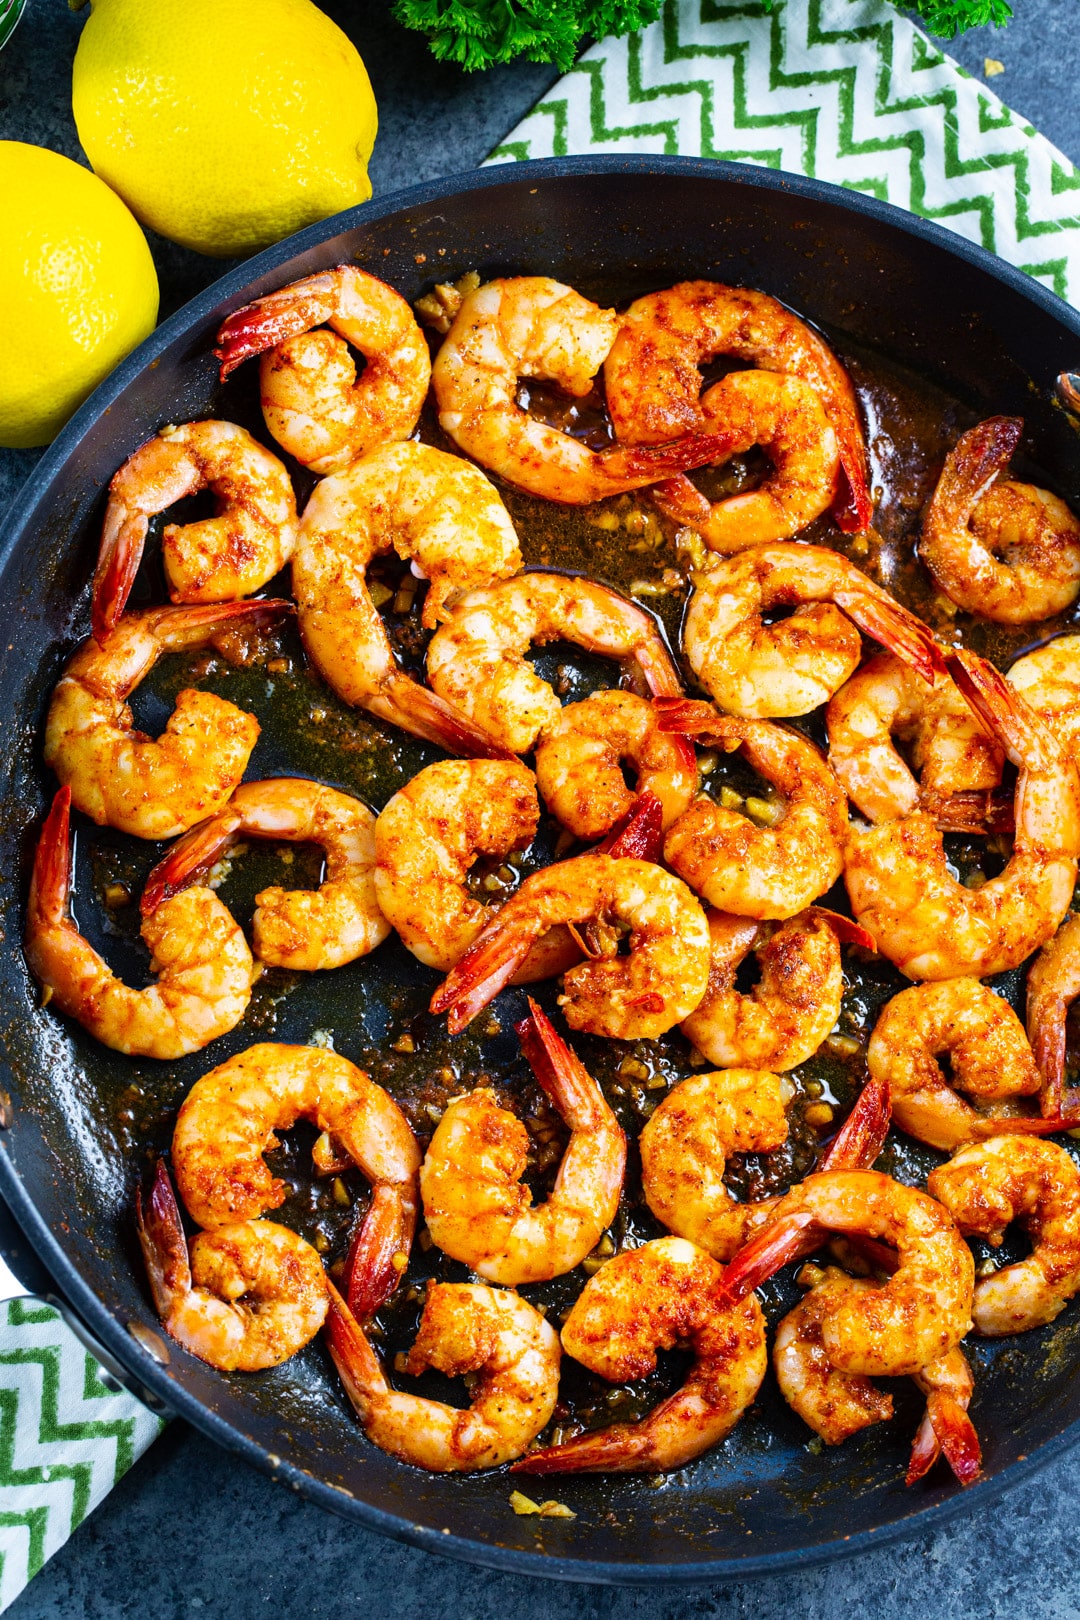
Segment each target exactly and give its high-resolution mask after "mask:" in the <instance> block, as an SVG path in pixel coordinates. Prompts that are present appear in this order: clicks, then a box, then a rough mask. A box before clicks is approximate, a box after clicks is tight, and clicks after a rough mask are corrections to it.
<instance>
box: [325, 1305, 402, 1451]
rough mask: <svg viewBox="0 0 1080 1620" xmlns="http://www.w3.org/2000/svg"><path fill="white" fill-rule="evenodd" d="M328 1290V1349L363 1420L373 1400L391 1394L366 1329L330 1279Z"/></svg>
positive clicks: (347, 1393) (326, 1331)
mask: <svg viewBox="0 0 1080 1620" xmlns="http://www.w3.org/2000/svg"><path fill="white" fill-rule="evenodd" d="M326 1291H327V1294H328V1295H329V1299H330V1309H329V1310H328V1311H327V1313H326V1326H325V1328H324V1332H325V1334H326V1348H327V1349H328V1350H329V1352H330V1358H331V1360H332V1361H333V1363H334V1366H335V1367H336V1368H337V1370H338V1376H339V1378H340V1379H341V1382H342V1383H343V1384H344V1386H345V1393H346V1395H348V1397H349V1400H350V1401H351V1402H352V1404H353V1407H354V1409H355V1410H356V1412H357V1414H358V1416H359V1417H360V1419H361V1420H363V1419H365V1418H366V1417H367V1415H368V1412H369V1411H370V1409H371V1401H372V1398H373V1397H375V1396H379V1395H385V1394H387V1393H388V1392H389V1385H388V1384H387V1382H386V1378H385V1376H384V1374H383V1370H382V1368H381V1367H380V1366H379V1358H378V1357H377V1356H376V1354H375V1352H374V1350H373V1349H372V1348H371V1345H370V1344H369V1343H368V1341H367V1336H366V1334H365V1333H364V1330H363V1328H362V1327H361V1326H360V1324H359V1322H358V1321H357V1320H356V1318H355V1316H354V1315H353V1313H352V1312H351V1311H350V1309H349V1307H348V1305H347V1304H346V1303H345V1301H344V1300H343V1299H342V1297H341V1295H340V1294H339V1293H338V1291H337V1289H336V1288H335V1287H334V1285H333V1283H332V1282H331V1281H330V1279H329V1277H328V1278H327V1279H326Z"/></svg>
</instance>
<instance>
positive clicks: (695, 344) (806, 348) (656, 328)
mask: <svg viewBox="0 0 1080 1620" xmlns="http://www.w3.org/2000/svg"><path fill="white" fill-rule="evenodd" d="M721 354H727V355H731V356H732V358H733V359H736V360H746V361H749V362H750V363H751V364H752V365H756V366H761V367H762V368H764V369H765V370H768V371H774V372H786V373H789V374H791V375H793V376H795V377H798V378H800V379H801V380H802V381H803V382H805V383H809V385H810V386H811V387H812V388H813V389H814V391H815V393H816V394H817V395H818V397H819V399H820V400H821V404H822V406H823V408H824V411H825V415H826V416H827V417H828V419H829V423H830V424H831V426H832V429H833V432H834V434H835V436H836V442H837V445H838V447H839V454H840V462H841V465H842V467H843V469H844V474H845V479H846V484H847V488H846V490H845V491H844V492H843V504H842V505H839V506H838V508H837V511H836V521H837V523H838V524H839V525H840V527H841V528H842V529H846V530H848V531H852V530H861V529H866V528H868V527H869V525H870V518H871V514H872V505H871V500H870V492H869V489H868V487H867V478H866V444H865V440H864V438H863V430H862V422H861V421H860V417H859V406H858V402H857V400H856V398H855V391H854V389H853V388H852V386H851V380H850V378H849V377H848V375H847V372H846V371H845V370H844V368H843V366H842V365H841V364H840V362H839V361H838V360H837V358H836V356H835V355H834V354H833V352H832V350H831V349H830V348H829V347H828V345H827V344H826V343H825V342H823V340H822V339H821V338H820V337H819V336H818V335H817V333H816V332H814V331H812V330H811V329H810V327H808V326H807V325H806V324H805V322H803V321H800V320H799V318H798V316H796V315H793V314H792V313H791V311H790V310H789V309H785V308H784V306H783V304H781V303H778V302H777V300H776V299H775V298H770V297H769V295H768V294H767V293H762V292H755V291H753V290H752V289H751V288H748V287H728V286H725V285H724V284H723V283H722V282H719V281H683V282H679V283H678V285H677V286H674V287H668V288H666V289H665V290H664V291H663V292H656V293H648V294H647V295H646V296H645V297H644V298H638V299H637V300H636V301H635V302H634V303H632V304H631V305H630V308H629V309H628V310H627V311H626V313H625V314H624V315H623V317H622V319H621V321H620V323H619V334H618V336H617V338H616V339H615V342H614V344H613V346H612V349H611V353H610V354H609V356H608V359H607V363H606V365H605V367H604V377H605V380H606V386H607V401H608V409H609V411H610V412H611V420H612V422H613V424H614V427H615V432H616V434H617V436H618V437H619V438H620V439H621V440H623V441H624V442H625V443H627V444H657V443H660V442H662V441H663V440H665V439H672V438H675V437H676V436H677V435H679V434H681V433H693V432H700V431H701V430H702V428H705V429H706V430H707V429H708V427H709V426H710V425H711V422H710V417H711V413H710V411H709V409H708V404H707V402H708V398H709V395H708V393H706V394H705V396H704V397H702V378H701V369H700V368H701V367H702V366H703V365H705V364H707V363H708V362H709V361H710V360H713V359H714V358H715V357H716V356H717V355H721Z"/></svg>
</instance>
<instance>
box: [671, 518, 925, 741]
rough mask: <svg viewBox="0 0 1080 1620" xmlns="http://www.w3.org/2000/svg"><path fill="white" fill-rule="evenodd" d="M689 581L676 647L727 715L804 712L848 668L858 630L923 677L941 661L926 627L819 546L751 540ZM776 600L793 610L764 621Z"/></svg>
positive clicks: (855, 658) (858, 646)
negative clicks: (786, 615)
mask: <svg viewBox="0 0 1080 1620" xmlns="http://www.w3.org/2000/svg"><path fill="white" fill-rule="evenodd" d="M694 586H695V589H694V594H693V596H692V597H691V598H690V606H689V608H688V609H687V613H686V621H685V624H684V626H683V646H684V648H685V651H686V656H687V658H688V659H689V660H690V665H691V668H692V669H693V671H694V674H695V675H696V676H697V677H698V679H699V680H700V681H701V684H702V685H703V686H704V687H705V688H706V689H707V690H708V691H709V692H710V693H711V694H712V696H713V697H714V698H715V699H716V701H717V703H718V704H719V705H720V707H721V708H722V709H727V710H728V711H729V712H730V713H732V714H739V715H744V716H746V717H747V718H748V719H768V718H770V717H782V716H785V715H798V714H809V713H810V711H811V709H816V708H817V707H818V706H819V704H822V703H824V702H825V701H826V700H827V699H828V698H830V697H831V696H832V695H833V693H834V692H835V691H837V690H838V689H839V688H840V687H841V686H842V685H843V684H844V682H845V681H846V680H847V679H848V677H849V676H850V675H851V674H852V673H853V671H854V670H855V667H856V665H857V664H858V662H859V658H860V656H861V654H862V642H861V641H860V639H859V630H864V631H865V632H866V634H867V635H868V636H873V637H875V639H876V640H878V641H882V642H884V643H885V645H886V646H887V647H889V648H890V649H891V650H892V651H893V652H895V653H896V654H897V656H898V657H900V658H903V659H904V661H905V662H906V663H909V664H910V665H911V666H912V668H913V669H915V670H917V671H918V672H919V674H921V675H922V676H923V677H924V678H925V679H926V680H928V681H930V680H933V677H934V670H935V668H936V667H937V665H938V664H939V663H940V654H939V653H938V651H937V648H936V646H935V645H934V639H933V636H932V635H931V633H930V631H929V630H928V628H927V627H926V625H924V624H923V623H922V622H921V620H919V619H917V618H915V616H914V614H912V613H909V612H908V611H907V609H906V608H902V607H901V606H900V604H899V603H898V602H894V601H893V599H892V597H891V596H890V595H889V594H888V592H887V591H884V590H882V588H881V586H880V585H875V584H874V582H873V580H871V579H868V578H867V577H866V575H865V574H863V573H861V572H860V570H859V569H858V568H856V567H855V565H854V563H850V562H848V561H847V559H846V558H845V557H841V556H840V554H839V553H838V552H835V551H829V550H827V549H826V548H825V547H824V546H808V545H798V544H787V545H785V544H776V545H771V546H751V547H750V548H748V549H747V550H746V551H740V552H738V553H737V554H736V555H735V556H734V557H725V558H724V559H723V561H721V562H719V563H717V564H715V566H714V567H712V568H710V569H709V571H708V572H707V573H705V574H698V575H696V576H695V579H694ZM783 607H794V608H795V612H794V613H793V614H792V615H791V617H790V618H787V619H781V620H780V621H779V622H778V623H773V624H766V623H765V620H764V615H766V614H768V613H771V612H772V611H773V610H774V609H776V608H783ZM856 625H857V626H858V627H859V629H856Z"/></svg>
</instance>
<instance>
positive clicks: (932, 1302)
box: [724, 1170, 975, 1378]
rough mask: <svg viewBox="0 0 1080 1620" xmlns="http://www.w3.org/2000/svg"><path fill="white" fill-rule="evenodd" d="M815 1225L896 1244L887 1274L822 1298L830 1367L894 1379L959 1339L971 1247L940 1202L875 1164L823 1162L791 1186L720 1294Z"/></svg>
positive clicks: (798, 1242)
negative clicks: (855, 1290) (854, 1290)
mask: <svg viewBox="0 0 1080 1620" xmlns="http://www.w3.org/2000/svg"><path fill="white" fill-rule="evenodd" d="M815 1229H816V1230H817V1231H818V1232H819V1233H820V1232H821V1231H822V1230H824V1231H826V1232H841V1233H844V1232H853V1233H858V1234H866V1235H867V1236H868V1237H871V1238H877V1239H880V1240H881V1241H882V1242H883V1243H886V1244H888V1245H889V1246H890V1247H892V1248H894V1249H896V1250H897V1251H898V1260H897V1267H896V1272H895V1274H894V1275H893V1276H892V1277H891V1278H890V1279H889V1280H888V1281H887V1282H885V1283H883V1284H881V1285H880V1286H877V1287H874V1288H871V1289H868V1290H867V1291H866V1292H865V1293H860V1294H855V1295H852V1294H849V1293H843V1294H839V1293H838V1294H836V1295H833V1296H831V1297H830V1298H829V1299H828V1300H827V1301H826V1303H825V1308H824V1310H823V1312H822V1323H821V1342H822V1345H823V1346H824V1349H825V1353H826V1355H827V1356H828V1358H829V1361H830V1362H831V1364H832V1365H833V1366H834V1367H837V1368H839V1369H840V1371H841V1372H851V1373H865V1374H866V1375H867V1376H868V1377H871V1378H874V1377H877V1378H900V1377H903V1376H905V1375H907V1374H914V1373H917V1372H920V1371H921V1370H922V1368H923V1367H925V1366H926V1365H927V1363H928V1362H931V1361H937V1360H938V1359H939V1357H941V1356H944V1355H947V1354H948V1352H949V1351H950V1350H952V1349H953V1348H954V1347H955V1346H956V1345H958V1344H959V1343H960V1340H961V1339H962V1338H963V1337H964V1334H965V1333H967V1332H968V1330H969V1328H970V1327H971V1296H972V1287H973V1284H974V1279H975V1263H974V1261H973V1260H972V1258H971V1250H970V1249H969V1248H968V1246H967V1244H966V1243H965V1242H964V1240H963V1238H962V1237H961V1236H960V1233H959V1232H958V1231H957V1229H956V1225H955V1223H954V1221H953V1219H952V1216H951V1215H950V1214H949V1213H948V1211H947V1210H945V1209H943V1208H942V1206H941V1205H940V1204H939V1203H936V1202H935V1200H934V1199H933V1198H931V1197H928V1196H927V1194H926V1193H923V1192H918V1191H917V1190H916V1189H915V1188H914V1187H905V1186H902V1185H901V1184H900V1183H899V1182H897V1181H893V1180H892V1179H891V1178H890V1177H889V1176H885V1175H882V1174H881V1173H880V1171H877V1170H823V1171H819V1172H817V1173H816V1174H815V1175H811V1176H807V1178H806V1180H805V1181H803V1182H801V1183H800V1184H799V1185H798V1186H797V1187H793V1188H792V1189H791V1191H790V1192H789V1193H788V1194H787V1195H786V1196H785V1197H784V1198H782V1199H781V1200H780V1202H779V1203H778V1204H777V1205H776V1206H775V1209H774V1211H773V1218H772V1220H771V1221H770V1223H769V1225H768V1226H767V1227H766V1228H765V1229H764V1231H762V1232H761V1233H759V1234H758V1236H757V1237H755V1238H753V1239H752V1241H751V1242H750V1243H748V1244H747V1246H746V1248H745V1249H743V1250H742V1251H741V1252H740V1253H739V1255H738V1256H737V1257H736V1258H735V1260H734V1261H733V1262H732V1264H731V1265H730V1266H729V1267H728V1269H727V1271H726V1273H725V1276H724V1289H725V1292H726V1293H727V1294H728V1296H729V1297H730V1298H732V1299H742V1298H743V1297H745V1295H746V1293H747V1292H748V1290H749V1289H752V1288H756V1287H758V1286H760V1284H761V1283H762V1282H764V1281H765V1279H766V1278H767V1277H771V1276H772V1275H773V1274H774V1272H776V1271H778V1270H779V1269H780V1267H781V1266H783V1265H786V1264H787V1262H788V1261H789V1260H791V1259H794V1258H795V1256H796V1255H797V1254H799V1253H800V1252H801V1250H802V1249H803V1246H804V1244H805V1243H806V1241H807V1239H808V1236H809V1235H810V1234H811V1233H812V1232H813V1231H814V1230H815Z"/></svg>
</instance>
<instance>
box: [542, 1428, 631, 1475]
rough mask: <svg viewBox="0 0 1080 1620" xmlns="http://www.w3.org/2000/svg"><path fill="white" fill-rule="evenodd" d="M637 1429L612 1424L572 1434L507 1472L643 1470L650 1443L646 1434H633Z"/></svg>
mask: <svg viewBox="0 0 1080 1620" xmlns="http://www.w3.org/2000/svg"><path fill="white" fill-rule="evenodd" d="M641 1427H642V1428H644V1425H642V1426H641ZM637 1428H638V1425H636V1424H632V1423H614V1424H612V1425H611V1427H610V1428H608V1429H594V1430H593V1431H592V1433H591V1434H578V1435H575V1436H574V1438H573V1439H572V1440H564V1441H563V1443H562V1445H561V1446H542V1447H540V1448H539V1449H538V1450H536V1451H530V1452H529V1454H528V1455H527V1456H525V1457H519V1458H518V1460H517V1462H515V1463H511V1465H510V1472H511V1473H512V1474H598V1473H600V1472H602V1471H610V1472H613V1473H618V1472H627V1471H629V1470H632V1469H638V1468H646V1467H648V1466H649V1456H650V1453H651V1452H652V1449H653V1442H652V1439H651V1436H650V1435H649V1433H648V1432H645V1433H635V1429H637Z"/></svg>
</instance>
